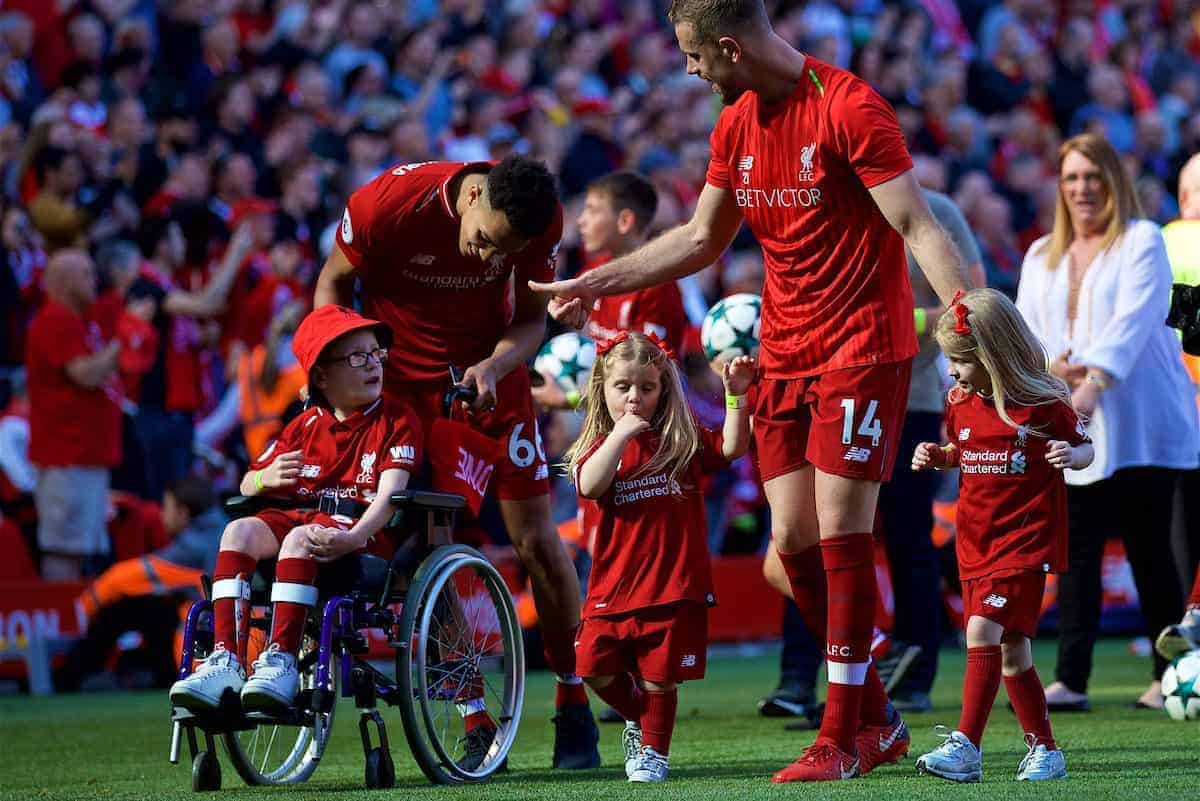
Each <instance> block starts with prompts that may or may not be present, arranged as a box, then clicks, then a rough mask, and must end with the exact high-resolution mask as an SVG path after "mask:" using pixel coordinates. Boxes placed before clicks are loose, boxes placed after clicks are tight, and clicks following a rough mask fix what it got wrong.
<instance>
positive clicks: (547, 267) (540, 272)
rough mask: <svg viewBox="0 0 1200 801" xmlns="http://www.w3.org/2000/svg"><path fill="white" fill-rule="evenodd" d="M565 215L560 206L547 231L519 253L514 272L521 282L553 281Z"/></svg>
mask: <svg viewBox="0 0 1200 801" xmlns="http://www.w3.org/2000/svg"><path fill="white" fill-rule="evenodd" d="M562 232H563V215H562V206H559V207H558V215H557V217H556V219H555V220H554V222H553V223H551V224H550V227H549V228H547V229H546V232H545V233H543V234H542V235H541V236H539V237H538V238H537V239H535V240H533V241H532V242H530V243H529V246H528V247H527V248H525V250H524V251H522V252H521V253H519V254H517V257H516V266H515V268H514V270H513V272H515V273H516V276H517V280H518V281H520V282H521V283H524V282H525V281H541V282H545V281H553V280H554V270H555V267H556V265H557V263H558V243H559V241H560V240H561V239H562Z"/></svg>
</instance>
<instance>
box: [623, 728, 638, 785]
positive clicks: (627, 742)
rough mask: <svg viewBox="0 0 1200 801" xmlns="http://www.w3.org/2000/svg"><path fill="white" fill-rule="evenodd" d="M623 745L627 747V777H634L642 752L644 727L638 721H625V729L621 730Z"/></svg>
mask: <svg viewBox="0 0 1200 801" xmlns="http://www.w3.org/2000/svg"><path fill="white" fill-rule="evenodd" d="M621 747H622V748H624V749H625V777H626V778H633V771H634V769H635V768H637V763H638V758H639V757H640V756H641V754H642V727H641V725H640V724H638V723H637V721H633V720H627V721H625V731H623V732H621Z"/></svg>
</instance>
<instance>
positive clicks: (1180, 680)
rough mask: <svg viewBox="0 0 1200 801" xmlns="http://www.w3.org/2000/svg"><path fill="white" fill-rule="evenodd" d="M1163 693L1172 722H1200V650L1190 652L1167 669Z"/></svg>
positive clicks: (1164, 675)
mask: <svg viewBox="0 0 1200 801" xmlns="http://www.w3.org/2000/svg"><path fill="white" fill-rule="evenodd" d="M1162 691H1163V700H1164V702H1165V706H1166V710H1167V715H1169V716H1170V718H1171V720H1200V649H1197V650H1195V651H1188V652H1187V653H1186V654H1184V655H1183V656H1181V657H1179V658H1178V659H1176V660H1175V661H1174V662H1172V663H1171V664H1170V665H1169V666H1168V667H1167V669H1166V671H1164V672H1163V677H1162Z"/></svg>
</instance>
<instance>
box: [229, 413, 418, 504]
mask: <svg viewBox="0 0 1200 801" xmlns="http://www.w3.org/2000/svg"><path fill="white" fill-rule="evenodd" d="M422 444H423V443H422V441H421V423H420V421H419V420H417V417H416V415H415V414H414V413H413V411H412V409H410V408H408V406H405V405H404V404H399V403H391V402H385V401H384V400H383V398H380V399H379V400H377V401H375V402H374V403H372V404H371V405H370V406H368V407H367V408H365V409H363V410H362V411H360V412H356V413H354V414H352V415H350V416H349V417H347V418H346V419H345V420H342V421H340V422H339V421H338V419H337V418H336V417H334V416H333V414H332V413H330V412H329V411H328V410H326V409H323V408H321V407H320V406H314V407H312V408H311V409H309V410H308V411H306V412H304V414H301V415H299V416H297V417H296V418H295V419H294V420H292V422H290V423H288V424H287V426H286V427H285V428H284V429H283V431H282V432H281V433H280V434H279V438H278V439H276V440H275V441H274V442H272V443H271V445H270V446H269V447H268V448H267V450H266V451H264V452H263V454H262V455H261V456H259V457H258V458H257V459H256V460H255V461H254V463H253V464H251V465H250V469H251V470H262V469H264V468H266V467H267V466H269V465H270V464H271V462H272V461H273V460H274V459H275V457H276V456H278V455H279V454H281V453H287V452H288V451H296V450H298V451H303V452H304V463H303V465H302V466H301V468H300V482H299V483H298V484H296V485H295V486H294V487H291V488H290V489H288V490H281V491H279V492H277V493H276V494H283V495H291V496H292V497H294V498H297V499H300V500H307V499H312V498H316V497H319V496H329V495H336V496H337V497H339V498H354V499H357V500H359V501H362V502H363V503H370V502H371V501H372V500H374V499H375V491H376V489H377V488H378V487H379V474H380V473H382V472H383V471H385V470H393V469H397V470H407V471H408V472H409V473H410V474H411V473H412V472H413V471H415V470H416V469H417V465H419V464H420V463H421V451H422Z"/></svg>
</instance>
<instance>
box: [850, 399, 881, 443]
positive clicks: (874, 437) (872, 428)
mask: <svg viewBox="0 0 1200 801" xmlns="http://www.w3.org/2000/svg"><path fill="white" fill-rule="evenodd" d="M854 407H855V402H854V398H842V444H843V445H850V444H852V443H853V442H854V434H855V429H854V418H855V414H854V411H855V409H854ZM878 410H879V401H875V400H870V401H867V410H866V412H865V413H864V414H863V416H862V420H861V421H860V422H859V424H858V431H857V434H858V436H860V437H870V438H871V447H872V448H878V447H879V443H880V442H881V441H882V440H883V424H882V423H881V422H880V421H879V418H878V417H876V416H875V413H876V412H877V411H878ZM847 458H849V457H847Z"/></svg>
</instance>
